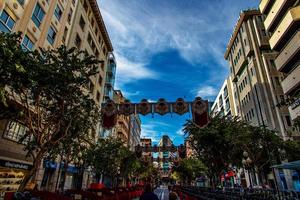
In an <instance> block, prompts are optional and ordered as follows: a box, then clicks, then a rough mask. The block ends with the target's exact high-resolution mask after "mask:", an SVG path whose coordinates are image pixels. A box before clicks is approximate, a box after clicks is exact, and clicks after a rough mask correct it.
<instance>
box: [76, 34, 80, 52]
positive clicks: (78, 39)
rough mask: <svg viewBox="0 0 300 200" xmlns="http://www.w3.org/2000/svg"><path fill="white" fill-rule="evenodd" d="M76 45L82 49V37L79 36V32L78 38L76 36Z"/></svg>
mask: <svg viewBox="0 0 300 200" xmlns="http://www.w3.org/2000/svg"><path fill="white" fill-rule="evenodd" d="M75 46H76V47H77V48H78V49H80V46H81V38H80V37H79V35H78V34H77V35H76V38H75Z"/></svg>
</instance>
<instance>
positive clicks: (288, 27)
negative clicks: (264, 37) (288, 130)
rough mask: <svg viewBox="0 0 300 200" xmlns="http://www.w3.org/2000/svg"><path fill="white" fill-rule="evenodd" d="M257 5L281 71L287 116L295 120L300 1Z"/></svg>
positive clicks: (299, 93) (299, 108)
mask: <svg viewBox="0 0 300 200" xmlns="http://www.w3.org/2000/svg"><path fill="white" fill-rule="evenodd" d="M259 8H260V11H261V12H262V14H263V15H264V16H265V17H264V25H265V28H266V32H267V33H268V34H269V35H270V38H269V42H270V47H271V49H272V50H273V51H275V52H276V56H275V59H274V65H275V67H276V69H277V70H278V71H280V72H281V73H282V74H283V76H282V79H281V80H280V83H281V86H282V89H283V93H284V95H285V98H286V99H289V101H288V104H289V112H290V115H291V119H292V120H295V119H297V118H298V117H299V116H300V2H299V1H297V0H288V1H284V0H261V2H260V5H259ZM298 119H299V118H298Z"/></svg>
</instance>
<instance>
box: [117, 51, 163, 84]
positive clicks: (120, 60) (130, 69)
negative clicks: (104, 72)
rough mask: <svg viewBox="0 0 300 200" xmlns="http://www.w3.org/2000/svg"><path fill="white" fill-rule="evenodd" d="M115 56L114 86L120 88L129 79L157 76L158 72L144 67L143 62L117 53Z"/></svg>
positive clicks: (135, 79) (129, 80)
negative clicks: (131, 59)
mask: <svg viewBox="0 0 300 200" xmlns="http://www.w3.org/2000/svg"><path fill="white" fill-rule="evenodd" d="M115 56H116V60H117V72H116V83H117V85H116V88H118V87H120V88H122V86H123V85H124V84H125V83H128V82H131V81H137V80H140V79H148V78H149V79H155V78H157V77H158V74H157V73H156V72H154V71H152V70H150V69H148V68H146V67H145V64H144V63H140V62H134V61H130V60H128V59H127V58H125V57H124V56H122V55H120V54H118V53H115Z"/></svg>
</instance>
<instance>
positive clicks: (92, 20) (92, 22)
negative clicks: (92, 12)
mask: <svg viewBox="0 0 300 200" xmlns="http://www.w3.org/2000/svg"><path fill="white" fill-rule="evenodd" d="M94 24H95V21H94V18H92V19H91V25H92V27H94Z"/></svg>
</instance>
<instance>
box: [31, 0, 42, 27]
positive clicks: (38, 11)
mask: <svg viewBox="0 0 300 200" xmlns="http://www.w3.org/2000/svg"><path fill="white" fill-rule="evenodd" d="M44 16H45V12H44V11H43V9H42V8H41V6H40V4H38V3H37V4H36V6H35V9H34V11H33V14H32V17H31V19H32V21H33V22H34V24H35V25H36V26H37V27H40V25H41V23H42V21H43V18H44Z"/></svg>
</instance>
